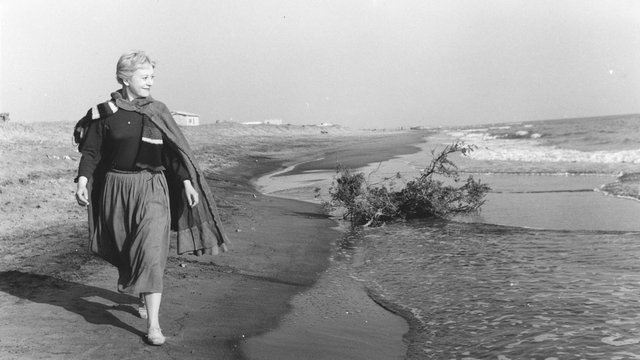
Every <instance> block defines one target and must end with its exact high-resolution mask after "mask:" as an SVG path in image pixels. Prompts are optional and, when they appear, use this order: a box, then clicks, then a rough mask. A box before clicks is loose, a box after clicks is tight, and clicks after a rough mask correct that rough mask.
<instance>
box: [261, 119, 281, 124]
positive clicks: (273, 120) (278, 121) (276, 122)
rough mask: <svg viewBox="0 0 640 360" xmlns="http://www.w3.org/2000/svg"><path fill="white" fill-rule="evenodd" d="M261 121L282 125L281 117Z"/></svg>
mask: <svg viewBox="0 0 640 360" xmlns="http://www.w3.org/2000/svg"><path fill="white" fill-rule="evenodd" d="M262 123H263V124H265V125H282V119H267V120H265V121H263V122H262Z"/></svg>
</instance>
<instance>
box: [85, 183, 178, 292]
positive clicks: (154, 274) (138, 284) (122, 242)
mask: <svg viewBox="0 0 640 360" xmlns="http://www.w3.org/2000/svg"><path fill="white" fill-rule="evenodd" d="M100 211H101V213H100V221H99V225H98V229H97V230H98V233H97V236H98V239H99V240H98V246H99V247H100V253H102V254H105V255H106V254H108V256H104V258H105V260H107V261H109V262H110V263H112V264H113V265H115V266H116V267H117V268H118V273H119V277H118V291H120V292H123V293H128V294H133V295H138V294H140V293H160V292H162V289H163V284H162V278H163V275H164V269H165V267H166V264H167V256H168V254H169V231H170V223H171V218H170V216H171V215H170V211H169V193H168V187H167V181H166V179H165V177H164V174H163V173H160V172H148V171H141V172H115V171H110V172H108V173H107V175H106V178H105V184H104V191H103V193H102V205H101V209H100Z"/></svg>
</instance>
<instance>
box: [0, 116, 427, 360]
mask: <svg viewBox="0 0 640 360" xmlns="http://www.w3.org/2000/svg"><path fill="white" fill-rule="evenodd" d="M43 129H44V130H42V131H44V132H45V133H44V134H42V137H40V138H34V139H30V138H28V139H26V141H25V139H20V141H22V143H25V147H26V148H30V149H32V152H31V153H29V152H26V153H25V152H24V148H21V146H18V145H12V144H11V143H9V144H6V143H5V145H7V146H6V147H4V148H3V149H2V150H3V157H2V160H3V161H4V162H5V163H6V164H3V165H7V164H8V165H15V163H16V162H20V161H21V160H23V161H30V162H35V163H34V164H33V165H34V166H33V170H32V171H28V170H25V169H24V168H20V169H17V171H16V172H13V173H3V174H1V175H2V184H1V185H2V187H1V188H0V190H2V191H0V200H1V201H2V204H3V208H2V213H3V221H2V223H0V229H1V230H2V232H1V233H2V235H0V236H1V239H0V240H2V244H3V246H2V248H1V249H0V259H2V265H1V266H0V309H2V310H0V357H1V358H3V359H5V358H6V359H85V358H95V359H112V358H120V359H177V358H180V359H185V358H188V359H212V358H218V359H245V358H246V359H254V358H255V359H259V358H264V359H279V358H281V357H280V355H279V354H280V353H281V352H282V350H283V349H284V352H285V353H288V352H290V353H291V354H307V355H308V356H307V357H308V358H363V357H352V356H355V355H358V354H360V355H363V354H369V356H368V357H367V358H375V357H371V356H372V355H371V354H374V355H375V354H376V353H377V354H383V353H379V352H377V351H376V350H375V349H376V348H377V349H395V350H394V353H396V354H402V352H403V351H404V350H403V349H404V344H403V341H402V335H403V334H404V333H405V332H406V331H407V328H406V324H405V323H404V321H403V320H402V319H400V318H399V317H397V316H395V315H391V314H390V313H388V312H387V311H386V310H384V309H383V308H381V307H379V306H377V305H375V304H374V303H373V302H372V301H371V300H370V299H369V298H368V297H367V296H366V293H365V292H364V289H363V288H362V287H360V286H359V284H358V283H357V281H356V280H354V279H349V278H346V279H342V277H341V276H342V275H344V274H342V273H340V272H339V269H338V270H337V271H338V272H337V273H336V272H335V267H329V265H330V264H331V261H332V260H330V258H331V256H332V254H333V252H334V250H335V249H334V243H335V241H336V239H338V238H339V237H340V236H342V233H340V232H339V231H337V230H336V229H334V227H335V226H336V223H335V222H334V221H333V220H331V219H329V218H327V217H326V216H325V215H322V213H321V212H320V209H319V207H318V206H317V205H314V204H310V203H305V202H300V201H295V200H288V199H281V198H274V197H268V196H263V195H261V194H259V193H257V191H256V190H255V189H254V188H253V187H252V186H251V185H250V180H251V179H253V178H254V177H256V176H259V175H261V174H264V173H267V172H271V171H275V170H277V169H281V168H283V167H285V166H287V165H288V164H289V163H291V162H293V161H298V160H301V159H313V158H314V157H315V156H317V153H318V152H320V151H326V150H327V149H331V148H335V147H341V146H345V145H347V144H354V143H357V141H365V140H366V139H368V138H369V136H370V135H366V136H364V135H362V134H336V135H335V136H332V137H330V138H329V137H325V136H309V135H308V134H307V132H309V129H306V130H305V131H302V132H297V133H296V132H292V131H291V130H286V131H284V130H283V134H284V135H281V134H278V135H277V136H276V135H274V134H273V133H267V134H263V133H258V134H256V131H255V130H252V131H253V133H252V134H249V135H250V136H249V135H247V134H238V133H237V129H235V128H232V129H230V130H229V131H230V133H231V134H230V135H226V133H225V131H226V130H227V129H224V128H222V129H221V128H219V127H218V128H216V127H202V128H200V129H197V130H187V131H186V132H187V136H188V137H189V139H190V140H191V141H192V143H193V144H194V148H195V149H196V150H197V151H198V156H199V157H200V158H201V161H202V164H203V167H206V168H207V171H208V174H209V175H208V176H209V178H210V179H211V182H210V184H211V186H212V190H213V192H214V194H215V195H216V198H217V199H218V205H219V207H220V210H221V216H222V220H223V223H224V224H225V226H226V228H227V231H228V232H229V234H230V237H231V239H232V242H233V243H232V248H231V251H230V252H229V253H226V254H222V255H220V256H215V257H214V256H204V257H191V256H189V257H184V256H175V255H172V256H171V257H170V259H169V264H168V267H167V273H166V277H165V293H164V296H163V303H162V307H161V324H162V327H163V331H164V333H165V335H167V336H168V340H167V343H166V344H165V345H164V346H162V347H152V346H148V345H145V343H144V332H145V330H146V328H145V321H144V320H142V319H139V318H138V317H137V315H136V313H135V311H134V310H135V307H134V306H133V305H134V304H135V302H136V299H135V298H132V297H130V296H125V295H121V294H118V293H116V292H115V291H114V290H115V283H116V277H117V273H116V270H115V269H113V268H112V267H111V266H110V265H108V264H106V263H105V262H103V261H102V260H100V259H97V258H95V257H93V256H91V255H89V254H87V252H86V225H85V222H84V221H85V217H86V214H85V213H84V211H83V210H82V209H80V208H79V207H77V205H75V204H73V183H72V181H71V179H72V178H73V173H74V171H75V167H76V166H77V162H76V161H77V154H73V153H72V152H69V148H68V145H64V146H63V145H62V144H61V143H58V142H53V143H49V142H47V141H49V140H48V139H57V137H56V136H55V135H60V134H62V135H64V134H66V133H67V130H68V129H66V127H65V126H64V124H62V125H60V124H58V125H47V126H43ZM1 130H2V129H0V131H1ZM20 130H21V129H19V127H18V129H17V130H16V129H13V130H12V131H14V132H17V131H20ZM35 130H36V133H37V132H38V130H39V129H35ZM52 130H53V131H52ZM269 131H271V132H273V131H274V130H269ZM206 132H209V133H208V136H207V134H205V133H206ZM52 133H53V134H52ZM6 134H7V132H5V133H4V134H3V133H0V137H2V135H6ZM10 135H11V134H10ZM36 135H37V134H36ZM395 136H407V135H406V134H405V135H397V134H396V135H390V136H389V138H394V137H395ZM14 137H15V136H13V137H12V138H14ZM385 137H386V136H385ZM415 138H416V137H415V135H413V139H415ZM407 139H408V138H407ZM30 141H31V142H33V143H34V144H38V145H39V147H36V146H31V145H33V144H30V143H29V142H30ZM405 141H406V140H405ZM16 144H17V143H16ZM43 149H44V150H43ZM21 151H22V152H21ZM43 152H44V153H43ZM66 154H69V155H66ZM67 156H68V157H69V159H67ZM74 156H75V157H76V158H75V159H74ZM221 163H224V164H223V165H220V164H221ZM4 168H5V169H6V167H4ZM327 269H329V270H327ZM327 283H328V284H331V285H330V288H331V289H332V290H331V293H329V294H328V293H326V292H325V291H324V289H327V287H326V286H325V284H327ZM314 284H315V286H314ZM335 284H338V285H337V286H336V285H335ZM324 295H330V296H324ZM323 309H324V310H323ZM344 309H348V310H346V311H350V313H354V314H358V316H357V317H356V316H353V317H351V316H346V317H338V316H337V315H335V314H339V313H341V312H342V311H343V310H344ZM286 314H295V316H294V317H293V318H291V317H286ZM327 314H329V319H331V318H332V317H333V321H329V322H327V321H319V320H318V319H323V320H325V319H326V315H327ZM331 314H333V315H331ZM291 319H294V320H293V321H294V322H295V323H296V326H298V329H304V330H305V331H296V332H295V333H294V334H291V333H290V334H289V335H286V333H285V335H284V337H281V338H278V336H281V335H279V334H282V333H278V332H277V331H276V332H270V331H272V330H274V329H287V326H289V325H290V322H291V321H292V320H291ZM353 320H355V321H353ZM367 324H375V326H369V325H367ZM381 329H383V330H384V332H383V333H381V332H380V330H381ZM303 332H306V335H308V334H311V335H312V336H311V339H319V340H318V341H315V340H314V341H311V342H308V341H307V340H304V339H303V338H304V337H298V338H296V335H299V334H302V333H303ZM269 334H274V335H276V337H275V338H269V336H270V335H269ZM306 335H305V336H306ZM322 338H324V340H322ZM337 338H339V339H341V341H336V339H337ZM248 339H261V340H256V342H255V343H254V340H248ZM280 339H282V340H280ZM306 339H309V337H308V336H307V337H306ZM285 340H287V342H285ZM258 343H260V344H262V345H261V346H258V347H256V345H254V344H258ZM310 354H311V355H313V357H312V356H311V355H310ZM354 354H355V355H354ZM297 358H300V356H298V357H297ZM381 358H388V357H381Z"/></svg>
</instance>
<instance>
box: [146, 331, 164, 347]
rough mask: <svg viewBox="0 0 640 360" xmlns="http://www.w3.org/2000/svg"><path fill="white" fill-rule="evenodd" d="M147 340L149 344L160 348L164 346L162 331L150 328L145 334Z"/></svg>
mask: <svg viewBox="0 0 640 360" xmlns="http://www.w3.org/2000/svg"><path fill="white" fill-rule="evenodd" d="M147 340H148V341H149V344H151V345H156V346H160V345H162V344H164V342H165V340H166V338H165V337H164V335H162V329H160V328H150V329H149V331H148V332H147Z"/></svg>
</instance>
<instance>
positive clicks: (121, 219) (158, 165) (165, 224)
mask: <svg viewBox="0 0 640 360" xmlns="http://www.w3.org/2000/svg"><path fill="white" fill-rule="evenodd" d="M154 70H155V63H154V62H153V61H152V60H151V59H150V58H149V56H148V55H146V54H145V53H144V52H142V51H133V52H130V53H127V54H124V55H122V56H121V57H120V59H119V60H118V63H117V68H116V79H117V81H118V83H119V84H120V85H121V86H122V87H121V89H120V90H119V91H116V92H114V93H113V94H111V99H110V100H109V101H107V102H105V103H102V104H99V105H97V106H95V107H93V108H92V109H90V110H89V111H88V112H87V114H86V115H85V117H84V118H82V119H81V120H80V121H79V122H78V125H76V133H77V135H78V136H77V140H78V141H79V150H80V152H81V153H82V158H81V160H80V165H79V167H78V177H77V179H76V181H77V190H76V200H77V201H78V203H79V204H80V205H82V206H87V207H88V209H89V230H90V248H91V251H92V252H93V253H95V254H97V255H98V256H100V257H102V258H103V259H105V260H106V261H108V262H109V263H111V264H113V265H114V266H115V267H116V268H117V269H118V284H117V286H118V291H119V292H122V293H128V294H132V295H135V296H140V298H141V299H142V300H143V304H144V305H142V306H143V307H141V312H140V314H141V316H142V317H146V318H147V341H148V342H149V343H150V344H152V345H162V344H163V343H164V342H165V337H164V336H163V334H162V331H161V329H160V322H159V310H160V303H161V300H162V291H163V275H164V270H165V266H166V262H167V256H168V253H169V236H170V230H175V231H176V232H177V252H178V253H179V254H185V253H193V254H196V255H200V254H203V253H217V252H218V249H219V248H222V249H223V250H226V243H227V242H228V240H227V238H226V235H225V233H224V231H223V229H222V226H221V224H220V218H219V216H218V212H217V208H216V205H215V202H214V200H213V196H212V195H211V192H210V190H209V187H208V185H207V183H206V180H205V178H204V175H203V173H202V171H201V170H200V168H199V167H198V165H197V164H196V162H195V159H194V157H193V154H192V152H191V149H190V147H189V145H188V143H187V141H186V138H185V137H184V135H183V134H182V132H181V131H180V129H179V127H178V126H177V124H176V123H175V121H174V120H173V117H172V115H171V113H170V112H169V110H168V108H167V107H166V106H165V105H164V104H163V103H161V102H159V101H156V100H154V99H153V98H152V97H151V96H150V91H151V87H152V85H153V82H154Z"/></svg>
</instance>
